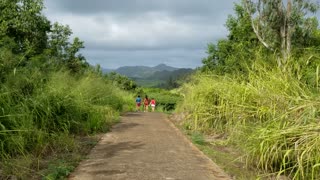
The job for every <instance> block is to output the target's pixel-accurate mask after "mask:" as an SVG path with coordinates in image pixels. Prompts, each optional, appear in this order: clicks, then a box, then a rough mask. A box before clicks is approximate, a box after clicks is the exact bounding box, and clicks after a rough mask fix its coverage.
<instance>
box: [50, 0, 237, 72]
mask: <svg viewBox="0 0 320 180" xmlns="http://www.w3.org/2000/svg"><path fill="white" fill-rule="evenodd" d="M239 1H240V0H225V1H222V0H45V1H44V2H45V6H46V9H45V15H47V17H48V18H49V19H50V20H51V21H57V22H59V23H61V24H68V25H70V27H71V29H72V30H73V32H74V34H73V36H77V37H79V38H80V39H81V40H83V41H85V46H86V48H85V49H84V50H83V51H82V52H81V53H83V54H84V55H85V56H86V57H87V60H88V62H89V63H91V64H98V63H99V64H101V66H102V67H106V68H108V67H109V68H110V67H112V68H117V67H119V66H124V65H151V66H153V65H157V64H159V63H167V64H168V65H172V66H176V67H196V66H199V65H201V59H202V58H203V57H205V56H206V55H205V51H206V46H207V44H208V43H209V42H216V41H217V40H218V39H221V38H224V37H226V35H227V30H226V28H225V27H224V24H225V22H226V19H227V17H228V15H229V14H232V13H233V3H234V2H239Z"/></svg>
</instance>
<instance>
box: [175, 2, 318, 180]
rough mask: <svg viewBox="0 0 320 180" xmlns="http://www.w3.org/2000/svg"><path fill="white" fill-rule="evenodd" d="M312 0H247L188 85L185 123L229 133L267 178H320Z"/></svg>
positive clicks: (200, 129)
mask: <svg viewBox="0 0 320 180" xmlns="http://www.w3.org/2000/svg"><path fill="white" fill-rule="evenodd" d="M318 8H319V4H317V2H314V1H307V0H286V1H284V0H268V1H264V0H243V1H241V3H238V4H235V7H234V10H235V14H234V15H232V16H231V15H230V16H229V18H228V20H227V22H226V27H227V28H228V30H229V34H228V36H227V38H226V39H222V40H219V41H218V42H217V43H212V44H209V45H208V49H207V53H208V56H207V57H206V58H204V59H203V67H202V68H201V71H199V72H198V73H197V74H196V75H194V76H193V78H192V80H191V82H190V83H186V84H185V85H184V87H183V88H181V89H180V93H181V94H183V96H184V100H183V102H181V103H179V104H178V109H179V110H178V111H180V112H185V111H187V114H188V115H187V116H186V117H187V118H186V120H184V121H183V126H184V128H185V129H187V130H191V131H194V132H202V133H204V134H222V136H223V137H226V140H225V143H226V144H229V145H231V146H233V147H235V148H236V149H238V152H243V154H242V156H241V157H239V159H243V161H244V162H245V163H246V164H247V167H248V168H252V167H255V168H258V169H259V170H260V171H257V172H262V173H261V174H260V175H259V177H260V178H263V177H265V176H266V177H269V178H270V177H277V178H280V176H286V177H288V178H290V179H319V178H320V149H319V144H320V138H319V130H320V126H319V119H320V116H319V109H320V107H319V95H320V92H319V67H320V29H319V24H318V19H317V18H316V17H314V16H313V15H314V14H313V13H314V12H315V11H316V10H317V9H318Z"/></svg>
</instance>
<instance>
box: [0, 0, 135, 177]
mask: <svg viewBox="0 0 320 180" xmlns="http://www.w3.org/2000/svg"><path fill="white" fill-rule="evenodd" d="M42 9H43V2H42V0H2V1H0V12H1V13H0V179H6V178H9V177H10V175H14V176H12V178H18V179H33V178H39V176H40V177H44V176H46V174H38V173H35V172H37V171H38V170H39V162H41V161H42V159H45V158H46V157H47V156H50V155H55V154H57V155H58V154H60V153H63V152H66V153H68V152H72V151H73V150H75V149H78V144H77V143H76V141H75V137H77V136H79V135H88V134H92V133H95V132H99V131H103V130H107V129H108V128H109V127H110V125H111V124H112V123H114V122H115V121H116V120H117V117H118V116H119V113H120V112H122V111H126V110H129V109H130V108H131V109H132V108H133V107H134V104H133V103H134V102H133V101H132V97H133V96H132V95H131V94H129V93H128V92H125V91H124V90H130V89H134V88H135V85H134V84H129V85H127V84H125V83H127V82H128V81H122V82H125V83H122V82H119V81H115V80H114V78H113V77H109V76H103V75H102V73H101V71H100V70H99V67H97V68H94V67H90V66H89V64H88V63H87V62H86V59H85V58H84V57H83V56H82V55H81V54H80V53H79V50H80V49H81V48H84V42H82V41H81V40H80V39H79V38H77V37H76V38H74V39H70V36H71V34H72V31H71V29H70V28H69V27H68V26H64V25H61V24H59V23H51V22H50V21H49V20H48V19H47V18H46V17H45V16H44V15H43V14H42ZM115 82H117V83H115ZM129 82H130V81H129ZM23 162H24V164H23ZM35 162H37V163H38V165H35ZM40 164H41V163H40ZM44 166H48V164H45V165H44ZM67 169H68V172H70V170H69V169H70V168H69V167H68V168H67ZM71 169H72V168H71ZM58 174H59V173H58ZM30 175H32V176H36V177H30ZM64 175H66V174H64ZM54 177H55V178H59V175H57V174H56V175H55V176H54ZM55 178H54V179H55Z"/></svg>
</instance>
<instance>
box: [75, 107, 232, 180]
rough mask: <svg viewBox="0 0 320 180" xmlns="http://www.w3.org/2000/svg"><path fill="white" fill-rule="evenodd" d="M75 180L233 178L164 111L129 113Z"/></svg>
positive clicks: (103, 139)
mask: <svg viewBox="0 0 320 180" xmlns="http://www.w3.org/2000/svg"><path fill="white" fill-rule="evenodd" d="M70 179H72V180H91V179H95V180H96V179H111V180H211V179H212V180H222V179H223V180H224V179H230V177H228V176H227V175H226V174H225V173H224V172H223V171H222V170H221V169H220V168H219V167H218V166H216V165H215V164H214V163H213V162H212V161H211V160H209V159H208V158H207V157H206V156H204V155H203V154H202V153H201V152H200V151H199V150H198V149H197V148H195V146H193V145H192V144H191V143H190V141H189V140H188V139H187V138H186V137H185V136H184V135H183V134H182V133H181V132H180V131H179V130H178V129H177V128H175V127H174V125H173V124H172V123H171V122H170V121H169V120H168V119H167V118H166V115H164V114H161V113H143V112H138V113H128V114H127V115H125V116H124V117H122V119H121V123H119V124H117V125H116V126H114V128H113V129H112V131H111V132H110V133H107V134H106V135H105V136H104V137H103V138H102V139H101V141H100V142H99V144H98V145H97V146H96V147H95V148H94V149H93V150H92V151H91V153H90V154H89V155H88V159H86V160H84V161H83V162H81V164H80V165H79V166H78V168H77V169H76V170H75V172H73V173H72V174H71V175H70Z"/></svg>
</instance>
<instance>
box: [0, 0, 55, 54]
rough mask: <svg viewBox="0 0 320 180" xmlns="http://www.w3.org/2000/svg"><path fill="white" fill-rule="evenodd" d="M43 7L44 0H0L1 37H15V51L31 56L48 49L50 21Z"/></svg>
mask: <svg viewBox="0 0 320 180" xmlns="http://www.w3.org/2000/svg"><path fill="white" fill-rule="evenodd" d="M43 7H44V6H43V2H42V0H1V1H0V12H1V13H0V39H1V41H3V40H6V37H8V38H11V39H13V40H14V42H15V43H16V45H15V46H14V47H11V48H13V49H12V50H13V51H14V53H23V54H24V55H25V56H26V57H30V56H33V55H36V54H40V53H42V52H43V50H45V49H46V47H47V33H48V32H49V30H50V21H49V20H48V19H47V18H46V17H45V16H43V15H42V13H41V11H42V9H43ZM1 46H5V44H1Z"/></svg>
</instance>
